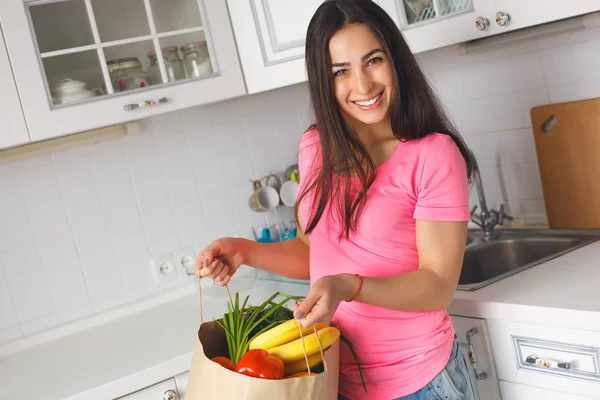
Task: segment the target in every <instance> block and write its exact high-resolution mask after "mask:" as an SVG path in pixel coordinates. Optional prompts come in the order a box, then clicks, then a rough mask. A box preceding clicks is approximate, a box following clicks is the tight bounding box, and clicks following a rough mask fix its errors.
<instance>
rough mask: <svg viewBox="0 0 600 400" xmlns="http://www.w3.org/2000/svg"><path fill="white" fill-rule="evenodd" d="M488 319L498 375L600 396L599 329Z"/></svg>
mask: <svg viewBox="0 0 600 400" xmlns="http://www.w3.org/2000/svg"><path fill="white" fill-rule="evenodd" d="M487 323H488V329H489V333H490V341H491V344H492V349H493V352H494V356H495V359H496V369H497V374H498V379H500V380H504V381H508V382H514V383H521V384H524V385H529V386H535V387H538V388H544V389H548V390H551V391H560V392H566V393H572V394H575V395H579V396H583V397H588V398H592V399H600V367H599V366H600V332H592V331H583V330H574V329H565V328H556V327H550V326H542V325H530V324H522V323H516V322H508V321H498V320H488V321H487Z"/></svg>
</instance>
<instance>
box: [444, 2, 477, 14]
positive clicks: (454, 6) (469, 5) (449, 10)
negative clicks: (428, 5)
mask: <svg viewBox="0 0 600 400" xmlns="http://www.w3.org/2000/svg"><path fill="white" fill-rule="evenodd" d="M438 1H439V4H440V10H439V11H440V15H451V14H456V13H460V12H464V11H470V10H472V9H473V1H472V0H438Z"/></svg>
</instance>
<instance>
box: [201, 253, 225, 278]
mask: <svg viewBox="0 0 600 400" xmlns="http://www.w3.org/2000/svg"><path fill="white" fill-rule="evenodd" d="M220 264H221V260H220V259H219V258H215V259H214V260H213V262H212V263H210V264H209V265H207V266H206V267H203V268H202V269H201V270H200V276H201V277H202V278H206V277H209V278H212V279H214V278H213V277H212V276H211V275H214V274H215V270H216V269H217V268H218V267H219V265H220ZM215 276H216V275H215Z"/></svg>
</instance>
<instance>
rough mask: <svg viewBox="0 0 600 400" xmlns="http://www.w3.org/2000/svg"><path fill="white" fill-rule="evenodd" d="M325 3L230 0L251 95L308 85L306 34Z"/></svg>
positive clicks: (233, 21) (230, 12) (235, 31)
mask: <svg viewBox="0 0 600 400" xmlns="http://www.w3.org/2000/svg"><path fill="white" fill-rule="evenodd" d="M322 2H323V0H302V1H281V0H243V1H240V0H227V4H228V6H229V14H230V16H231V22H232V25H233V31H234V33H235V38H236V40H237V44H238V51H239V56H240V59H241V61H242V67H243V70H244V76H245V78H246V85H247V87H248V92H249V93H257V92H261V91H265V90H270V89H274V88H279V87H283V86H288V85H293V84H296V83H299V82H304V81H306V69H305V66H304V48H305V46H304V43H305V41H306V31H307V29H308V23H309V22H310V19H311V18H312V16H313V14H314V12H315V11H316V9H317V8H318V7H319V5H320V4H321V3H322Z"/></svg>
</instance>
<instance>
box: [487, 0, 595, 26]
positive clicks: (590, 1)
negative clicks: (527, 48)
mask: <svg viewBox="0 0 600 400" xmlns="http://www.w3.org/2000/svg"><path fill="white" fill-rule="evenodd" d="M495 1H496V11H497V12H501V13H503V14H505V15H508V16H509V17H510V18H509V20H508V22H507V23H506V24H505V25H503V26H502V27H500V28H501V31H502V32H505V31H510V30H515V29H521V28H526V27H529V26H533V25H538V24H543V23H546V22H552V21H556V20H560V19H564V18H569V17H574V16H576V15H581V14H586V13H590V12H594V11H600V1H598V0H572V1H556V2H548V1H547V0H495ZM497 23H502V19H501V18H500V19H498V20H497V21H496V20H494V22H493V24H494V25H496V24H497Z"/></svg>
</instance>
